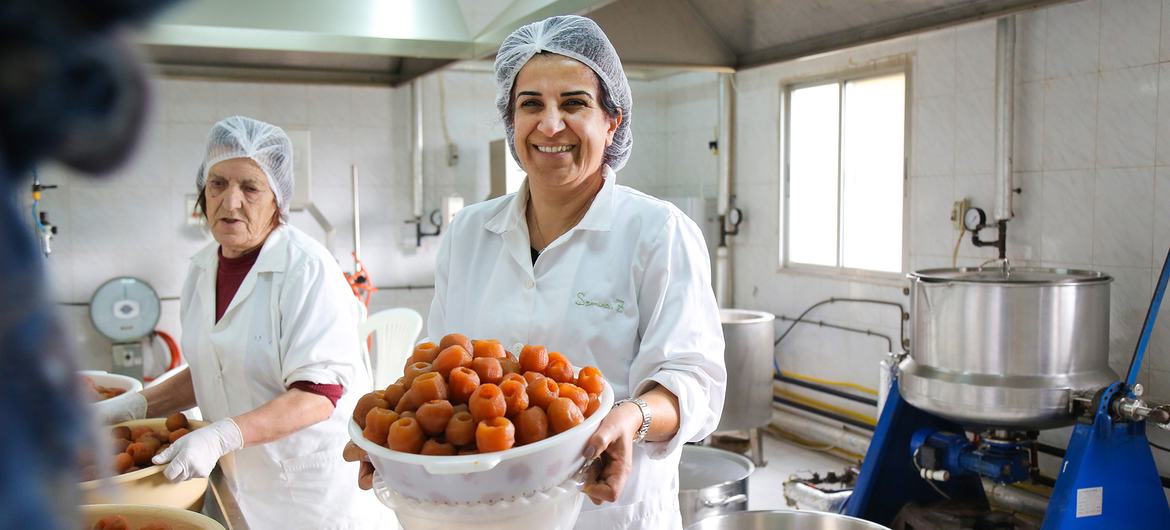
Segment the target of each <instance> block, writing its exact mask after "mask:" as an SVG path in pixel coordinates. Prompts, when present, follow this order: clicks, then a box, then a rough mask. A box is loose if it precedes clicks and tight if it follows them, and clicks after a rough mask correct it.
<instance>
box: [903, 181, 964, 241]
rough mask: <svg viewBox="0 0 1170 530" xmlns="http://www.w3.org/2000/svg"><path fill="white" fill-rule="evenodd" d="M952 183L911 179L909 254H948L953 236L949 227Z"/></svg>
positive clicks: (953, 185) (953, 188) (953, 183)
mask: <svg viewBox="0 0 1170 530" xmlns="http://www.w3.org/2000/svg"><path fill="white" fill-rule="evenodd" d="M954 199H955V180H954V179H953V178H951V177H929V178H928V177H922V178H912V179H910V222H911V232H910V249H911V253H912V254H932V255H936V256H937V255H950V253H951V246H952V245H953V244H954V241H955V236H956V234H955V233H954V231H953V230H952V228H951V221H950V216H951V203H952V202H953V201H954Z"/></svg>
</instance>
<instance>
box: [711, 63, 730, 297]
mask: <svg viewBox="0 0 1170 530" xmlns="http://www.w3.org/2000/svg"><path fill="white" fill-rule="evenodd" d="M718 85H719V103H718V107H719V108H718V112H719V120H718V122H719V123H718V128H719V133H718V135H717V138H716V145H717V146H718V157H717V159H716V164H717V171H716V210H717V213H718V215H717V216H716V217H717V218H718V219H719V231H720V237H719V246H718V247H716V248H715V270H714V275H713V276H714V278H713V281H714V284H715V285H714V287H715V300H716V302H718V303H719V307H732V304H733V303H734V300H733V298H732V292H731V249H730V248H729V247H728V246H727V242H726V240H727V238H726V237H724V236H725V234H726V231H727V219H728V217H727V213H728V211H730V209H731V208H730V203H731V157H732V152H733V151H734V149H733V146H732V145H731V141H732V140H731V132H732V131H731V113H732V110H733V107H732V102H733V97H734V92H733V91H732V90H731V86H730V85H731V74H719V80H718Z"/></svg>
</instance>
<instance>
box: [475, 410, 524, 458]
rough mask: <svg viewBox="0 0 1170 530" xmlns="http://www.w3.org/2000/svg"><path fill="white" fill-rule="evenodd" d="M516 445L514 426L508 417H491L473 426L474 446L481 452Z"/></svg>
mask: <svg viewBox="0 0 1170 530" xmlns="http://www.w3.org/2000/svg"><path fill="white" fill-rule="evenodd" d="M513 445H516V427H514V426H513V425H512V422H510V421H508V418H500V417H496V418H491V419H487V420H484V421H481V422H479V425H477V426H476V427H475V447H476V448H477V449H479V451H480V452H482V453H490V452H492V451H504V450H507V449H511V448H512V446H513Z"/></svg>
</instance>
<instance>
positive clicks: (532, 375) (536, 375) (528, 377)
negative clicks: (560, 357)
mask: <svg viewBox="0 0 1170 530" xmlns="http://www.w3.org/2000/svg"><path fill="white" fill-rule="evenodd" d="M537 379H544V374H542V373H540V372H533V371H531V370H529V371H527V372H524V380H525V381H527V382H528V384H530V385H531V384H532V383H533V381H536V380H537Z"/></svg>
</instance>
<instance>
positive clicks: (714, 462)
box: [678, 445, 756, 491]
mask: <svg viewBox="0 0 1170 530" xmlns="http://www.w3.org/2000/svg"><path fill="white" fill-rule="evenodd" d="M755 470H756V466H755V465H754V464H752V461H751V460H748V458H747V457H745V456H743V455H741V454H737V453H733V452H731V451H724V450H723V449H715V448H713V447H700V446H697V445H684V446H683V450H682V457H681V458H679V462H678V489H679V490H680V491H681V490H701V489H704V488H710V487H712V486H722V485H723V484H729V483H733V482H739V481H741V480H743V479H746V478H748V476H750V475H751V474H752V473H753V472H755Z"/></svg>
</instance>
